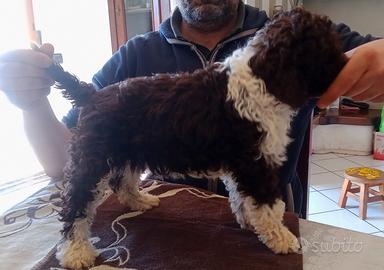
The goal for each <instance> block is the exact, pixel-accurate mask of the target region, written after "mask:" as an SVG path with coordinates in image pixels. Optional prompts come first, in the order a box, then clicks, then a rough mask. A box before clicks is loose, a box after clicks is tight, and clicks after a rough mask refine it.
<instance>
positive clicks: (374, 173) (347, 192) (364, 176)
mask: <svg viewBox="0 0 384 270" xmlns="http://www.w3.org/2000/svg"><path fill="white" fill-rule="evenodd" d="M344 177H345V180H344V184H343V187H342V189H341V194H340V199H339V206H340V207H341V208H345V205H346V203H347V199H348V197H352V198H354V199H355V200H357V201H359V216H360V218H361V219H366V218H367V204H368V203H370V202H378V201H384V172H383V171H381V170H378V169H373V168H366V167H356V168H349V169H346V170H345V172H344ZM352 184H354V185H355V186H352ZM356 185H357V187H356ZM376 186H379V188H380V191H376V190H374V189H372V187H376ZM356 193H360V194H359V195H357V194H356ZM370 195H373V196H370Z"/></svg>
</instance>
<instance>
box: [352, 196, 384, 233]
mask: <svg viewBox="0 0 384 270" xmlns="http://www.w3.org/2000/svg"><path fill="white" fill-rule="evenodd" d="M348 210H349V211H351V212H352V213H354V214H355V215H356V216H358V215H359V208H350V209H348ZM365 221H366V222H368V223H369V224H371V225H373V226H375V227H376V228H378V229H379V230H380V231H384V203H380V202H378V203H369V204H368V207H367V218H366V219H365Z"/></svg>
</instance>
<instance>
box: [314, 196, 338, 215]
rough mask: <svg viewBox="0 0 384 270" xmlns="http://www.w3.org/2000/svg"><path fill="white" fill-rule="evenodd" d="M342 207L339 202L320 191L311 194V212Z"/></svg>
mask: <svg viewBox="0 0 384 270" xmlns="http://www.w3.org/2000/svg"><path fill="white" fill-rule="evenodd" d="M338 209H340V208H339V207H338V206H337V204H336V203H335V202H333V201H331V200H330V199H328V198H327V197H325V196H324V195H323V194H321V193H319V192H318V191H314V192H310V194H309V210H308V213H309V214H316V213H322V212H327V211H333V210H338Z"/></svg>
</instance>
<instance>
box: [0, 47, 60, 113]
mask: <svg viewBox="0 0 384 270" xmlns="http://www.w3.org/2000/svg"><path fill="white" fill-rule="evenodd" d="M53 52H54V48H53V46H52V45H51V44H48V43H47V44H43V45H42V46H41V47H40V49H39V51H35V50H14V51H9V52H6V53H4V54H2V55H0V90H2V91H3V92H4V93H5V94H6V96H7V97H8V98H9V100H10V101H11V102H12V103H13V104H15V105H16V106H17V107H19V108H20V109H22V110H24V111H28V110H31V109H33V108H35V107H37V106H39V105H40V104H43V103H44V104H46V102H44V101H45V99H46V96H47V95H48V94H49V91H50V87H51V85H53V83H54V82H53V81H52V79H51V78H50V77H49V75H48V74H47V73H46V68H48V67H49V66H50V65H51V64H52V63H53V60H52V55H53Z"/></svg>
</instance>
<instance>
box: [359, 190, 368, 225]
mask: <svg viewBox="0 0 384 270" xmlns="http://www.w3.org/2000/svg"><path fill="white" fill-rule="evenodd" d="M368 196H369V192H368V186H367V185H366V184H360V206H359V210H360V211H359V212H360V213H359V216H360V218H361V219H366V218H367V204H368Z"/></svg>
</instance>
